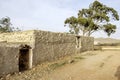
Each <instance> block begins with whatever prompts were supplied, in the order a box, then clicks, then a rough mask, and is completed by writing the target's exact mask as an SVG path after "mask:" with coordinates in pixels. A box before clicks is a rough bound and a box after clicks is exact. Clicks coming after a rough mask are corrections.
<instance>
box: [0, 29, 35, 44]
mask: <svg viewBox="0 0 120 80" xmlns="http://www.w3.org/2000/svg"><path fill="white" fill-rule="evenodd" d="M34 40H35V39H34V30H30V31H22V32H11V33H0V42H8V43H26V44H29V45H31V46H34V42H35V41H34Z"/></svg>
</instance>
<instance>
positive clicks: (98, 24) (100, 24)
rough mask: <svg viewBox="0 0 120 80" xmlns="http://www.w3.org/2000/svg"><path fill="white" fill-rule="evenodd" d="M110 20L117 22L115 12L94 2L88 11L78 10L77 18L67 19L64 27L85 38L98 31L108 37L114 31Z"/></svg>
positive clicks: (117, 17)
mask: <svg viewBox="0 0 120 80" xmlns="http://www.w3.org/2000/svg"><path fill="white" fill-rule="evenodd" d="M73 18H74V19H73ZM111 20H114V21H118V20H119V15H118V13H117V11H116V10H115V9H113V8H111V7H108V6H106V5H104V4H102V3H100V2H99V1H94V2H93V3H91V4H90V5H89V8H88V9H82V10H79V12H78V16H77V17H74V16H72V17H70V18H67V19H66V20H65V25H68V26H69V27H70V31H72V32H76V31H75V30H77V34H79V33H83V35H85V36H90V35H91V34H92V33H93V32H95V31H98V30H103V31H104V32H106V33H107V35H108V36H110V35H111V34H113V33H115V31H116V27H115V25H113V24H111V23H110V22H111ZM71 26H72V27H71Z"/></svg>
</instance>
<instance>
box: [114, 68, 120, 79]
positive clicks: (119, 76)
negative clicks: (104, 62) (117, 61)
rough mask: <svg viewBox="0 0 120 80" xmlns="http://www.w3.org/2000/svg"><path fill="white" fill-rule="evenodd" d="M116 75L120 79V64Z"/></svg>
mask: <svg viewBox="0 0 120 80" xmlns="http://www.w3.org/2000/svg"><path fill="white" fill-rule="evenodd" d="M115 77H117V79H118V80H120V66H118V67H117V70H116V73H115Z"/></svg>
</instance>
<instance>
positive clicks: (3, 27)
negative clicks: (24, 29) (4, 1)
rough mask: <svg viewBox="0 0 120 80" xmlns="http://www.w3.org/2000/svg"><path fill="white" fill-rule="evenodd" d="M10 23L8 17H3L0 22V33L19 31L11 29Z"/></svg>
mask: <svg viewBox="0 0 120 80" xmlns="http://www.w3.org/2000/svg"><path fill="white" fill-rule="evenodd" d="M11 25H12V24H11V22H10V18H9V17H3V18H2V19H1V20H0V32H13V31H20V29H19V28H14V27H11Z"/></svg>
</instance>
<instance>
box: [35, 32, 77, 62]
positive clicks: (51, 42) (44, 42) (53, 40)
mask: <svg viewBox="0 0 120 80" xmlns="http://www.w3.org/2000/svg"><path fill="white" fill-rule="evenodd" d="M35 36H36V38H35V49H34V55H33V64H38V63H39V62H43V61H50V60H55V59H58V58H60V57H64V56H65V55H69V54H74V53H75V48H76V39H75V36H74V35H68V34H64V33H53V32H47V31H35Z"/></svg>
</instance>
